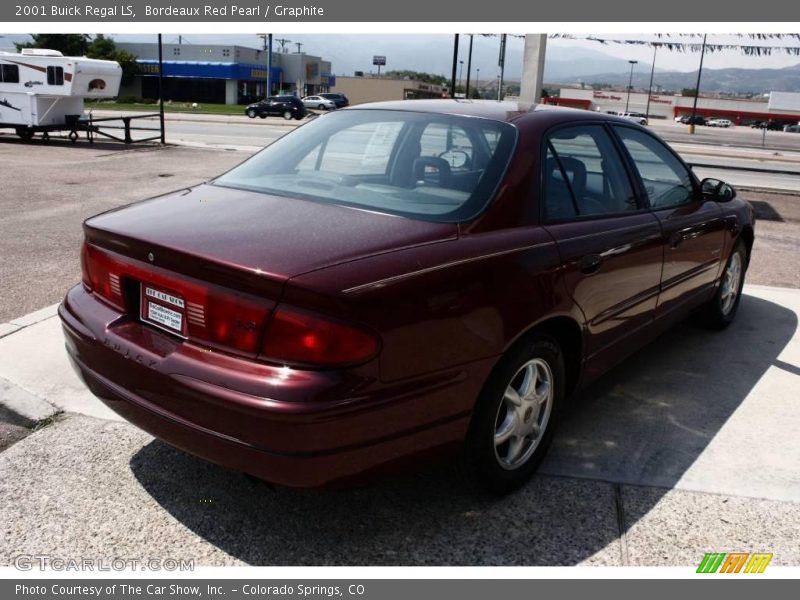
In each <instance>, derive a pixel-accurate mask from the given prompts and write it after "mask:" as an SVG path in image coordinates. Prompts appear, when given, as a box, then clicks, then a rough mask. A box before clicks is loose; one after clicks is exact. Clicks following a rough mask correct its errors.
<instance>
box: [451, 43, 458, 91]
mask: <svg viewBox="0 0 800 600" xmlns="http://www.w3.org/2000/svg"><path fill="white" fill-rule="evenodd" d="M457 65H458V34H457V33H456V34H455V37H454V38H453V72H452V73H451V75H450V97H451V98H455V97H456V66H457Z"/></svg>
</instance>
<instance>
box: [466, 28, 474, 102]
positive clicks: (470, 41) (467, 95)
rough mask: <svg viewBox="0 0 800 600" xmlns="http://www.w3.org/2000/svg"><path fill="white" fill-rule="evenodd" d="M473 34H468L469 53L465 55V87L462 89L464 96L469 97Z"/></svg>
mask: <svg viewBox="0 0 800 600" xmlns="http://www.w3.org/2000/svg"><path fill="white" fill-rule="evenodd" d="M473 37H474V34H472V33H470V34H469V54H468V55H467V87H466V89H465V90H464V97H465V98H469V76H470V74H471V73H472V38H473Z"/></svg>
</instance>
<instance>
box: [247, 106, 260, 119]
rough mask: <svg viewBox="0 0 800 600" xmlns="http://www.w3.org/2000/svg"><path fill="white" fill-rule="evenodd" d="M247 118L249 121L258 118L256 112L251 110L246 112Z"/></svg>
mask: <svg viewBox="0 0 800 600" xmlns="http://www.w3.org/2000/svg"><path fill="white" fill-rule="evenodd" d="M247 116H248V117H250V118H251V119H255V118H256V117H257V116H258V113H256V111H255V110H254V109H252V108H251V109H250V110H248V111H247Z"/></svg>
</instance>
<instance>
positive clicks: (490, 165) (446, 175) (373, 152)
mask: <svg viewBox="0 0 800 600" xmlns="http://www.w3.org/2000/svg"><path fill="white" fill-rule="evenodd" d="M515 140H516V128H515V127H513V126H512V125H509V124H508V123H503V122H500V121H493V120H489V119H482V118H473V117H457V116H452V115H441V114H433V113H418V112H410V111H397V110H373V109H368V110H352V109H348V110H344V111H342V112H339V113H333V114H328V115H325V116H322V117H317V118H316V119H315V120H314V121H312V122H310V123H308V124H306V125H304V126H302V127H300V128H298V129H297V130H295V131H294V132H292V133H290V134H288V135H286V136H284V137H282V138H281V139H279V140H277V141H276V142H274V143H273V144H272V145H270V146H268V147H267V148H265V149H264V150H262V151H261V152H259V153H258V154H256V155H255V156H253V157H252V158H250V159H249V160H247V161H245V162H244V163H242V164H241V165H239V166H238V167H236V168H234V169H232V170H231V171H229V172H227V173H225V174H224V175H222V176H221V177H219V178H217V179H216V180H215V181H214V182H213V183H214V184H215V185H222V186H226V187H235V188H241V189H246V190H251V191H256V192H264V193H269V194H273V195H278V196H285V197H300V198H305V199H311V200H316V201H320V202H329V203H335V204H344V205H348V206H355V207H359V208H367V209H370V210H376V211H380V212H387V213H392V214H398V215H404V216H409V217H413V218H419V219H424V220H429V221H443V222H458V221H463V220H467V219H469V218H472V217H474V216H475V215H477V214H478V213H479V212H480V211H482V210H483V208H484V207H485V206H486V205H487V204H488V202H489V200H491V197H492V196H493V194H494V191H495V189H496V188H497V185H498V183H499V181H500V178H501V177H502V175H503V173H504V172H505V168H506V165H507V163H508V160H509V157H510V156H511V153H512V151H513V148H514V143H515Z"/></svg>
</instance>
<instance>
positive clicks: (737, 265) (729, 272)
mask: <svg viewBox="0 0 800 600" xmlns="http://www.w3.org/2000/svg"><path fill="white" fill-rule="evenodd" d="M741 280H742V254H741V253H740V252H734V253H733V254H732V255H731V259H730V261H729V262H728V266H727V267H726V269H725V275H724V277H723V280H722V293H721V294H720V303H721V309H722V314H723V315H728V314H730V312H731V310H733V307H734V306H735V305H736V297H737V296H738V294H739V286H740V283H741Z"/></svg>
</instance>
